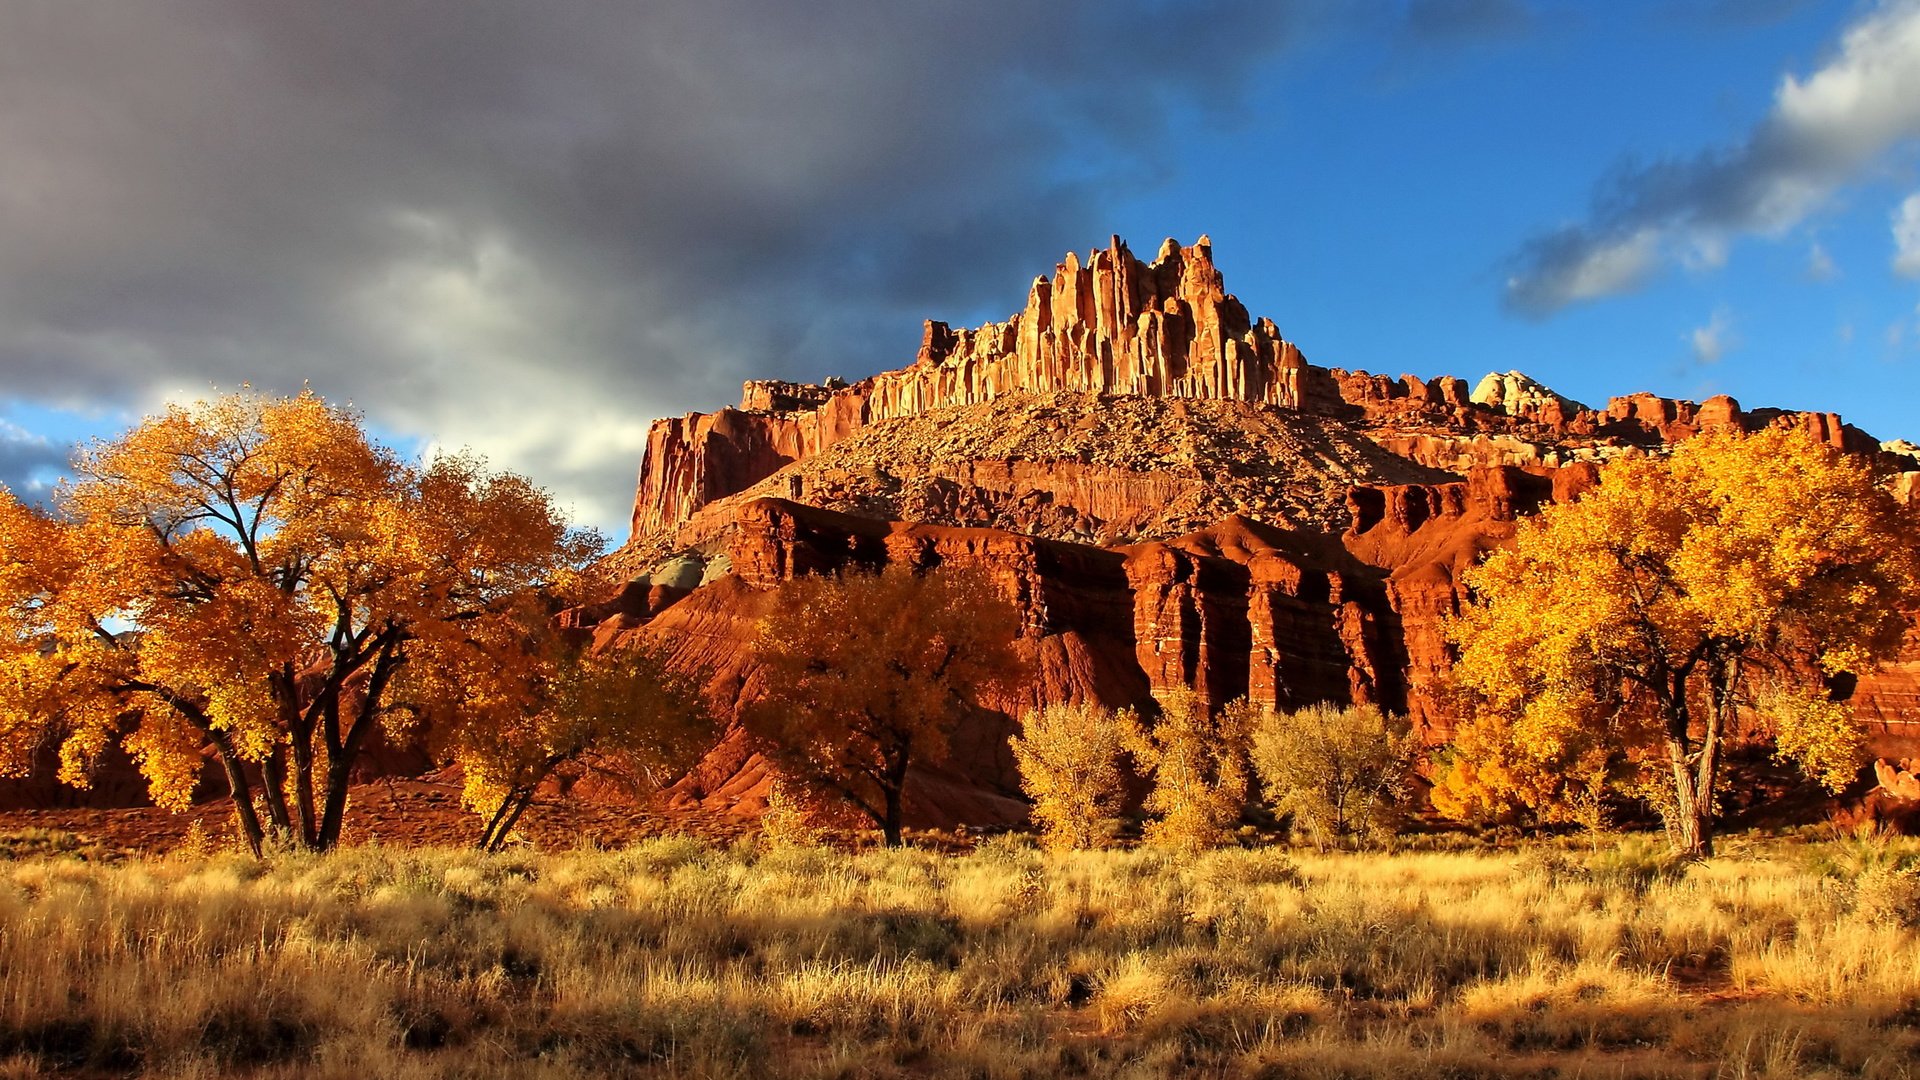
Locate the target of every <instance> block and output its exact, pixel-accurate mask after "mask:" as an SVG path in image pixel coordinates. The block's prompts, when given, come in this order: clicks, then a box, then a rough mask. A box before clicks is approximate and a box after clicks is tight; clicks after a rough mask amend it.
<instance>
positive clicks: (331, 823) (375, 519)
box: [0, 392, 600, 852]
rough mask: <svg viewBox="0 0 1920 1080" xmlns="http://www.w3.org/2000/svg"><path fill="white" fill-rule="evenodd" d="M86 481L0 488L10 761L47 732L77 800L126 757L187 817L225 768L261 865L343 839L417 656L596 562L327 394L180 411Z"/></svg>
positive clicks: (0, 691) (0, 714) (139, 433)
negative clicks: (275, 845) (26, 491)
mask: <svg viewBox="0 0 1920 1080" xmlns="http://www.w3.org/2000/svg"><path fill="white" fill-rule="evenodd" d="M75 472H76V474H77V477H78V479H77V481H76V482H74V483H72V484H70V485H65V486H63V488H62V489H61V490H60V491H59V493H58V494H57V495H56V498H55V504H54V508H53V509H52V510H51V511H41V510H38V509H35V508H33V507H29V506H26V505H23V504H22V503H20V502H19V501H18V500H17V499H15V498H13V496H12V495H11V494H5V495H0V618H3V619H4V625H0V725H4V726H5V729H4V731H3V732H0V738H3V739H4V742H5V744H6V746H7V754H8V757H7V759H6V762H5V763H6V764H7V765H8V766H10V767H12V768H14V769H16V770H17V769H18V767H19V766H20V754H21V751H22V748H23V747H26V746H28V745H29V744H30V743H36V742H38V741H39V740H43V739H49V738H50V739H54V740H57V741H58V742H59V745H60V759H61V775H62V777H63V779H65V780H67V781H68V782H70V783H75V784H81V785H84V784H85V783H86V779H87V775H88V772H89V770H90V768H91V767H92V765H93V763H94V762H95V761H96V759H97V758H98V756H99V754H100V753H101V751H102V750H104V749H105V748H106V747H107V746H108V745H110V744H112V743H114V742H115V741H116V740H117V741H119V742H120V743H121V744H122V745H123V746H124V747H125V748H126V749H127V751H128V752H129V753H130V754H131V755H132V757H133V758H134V760H135V761H136V762H138V764H139V767H140V769H141V770H142V772H143V773H144V774H145V775H146V778H147V781H148V785H149V790H150V791H151V793H152V796H153V798H154V800H155V802H157V803H158V804H160V805H162V806H166V807H172V808H176V809H178V808H183V807H184V806H186V805H187V804H188V803H189V802H190V801H191V799H192V796H193V793H194V788H195V785H196V781H197V779H198V775H199V771H200V767H201V763H202V760H203V753H205V752H211V753H212V754H213V755H214V756H215V757H217V758H218V759H219V761H220V763H221V765H222V766H223V767H224V769H225V772H226V777H227V783H228V785H229V787H230V789H231V792H232V794H233V798H234V809H235V814H236V817H237V818H238V819H239V822H240V825H241V828H242V830H243V832H244V835H245V838H246V840H247V842H248V843H249V844H250V845H251V846H252V847H253V848H254V850H255V851H256V852H258V851H259V850H260V844H261V840H262V838H263V836H264V834H265V833H266V832H267V830H268V829H272V830H274V831H276V832H279V833H281V834H283V835H285V836H287V837H289V838H290V839H291V840H292V842H294V843H296V844H299V845H302V846H305V847H309V848H315V849H324V848H328V847H331V846H333V844H334V843H336V842H337V841H338V840H339V837H340V827H341V822H342V817H343V814H344V812H345V810H346V804H347V788H348V782H349V779H350V777H351V774H352V770H353V768H354V765H355V764H356V763H357V762H358V761H359V759H360V758H361V756H362V754H363V752H364V751H365V750H366V748H367V746H368V744H369V741H370V740H371V739H372V738H373V736H374V733H375V731H376V730H377V729H379V728H381V727H383V726H386V727H389V728H394V729H398V728H401V727H404V726H405V725H406V723H407V722H408V720H409V718H410V713H409V712H408V711H406V710H397V709H394V708H391V707H390V705H391V701H390V691H391V689H392V687H393V684H394V681H395V679H396V677H397V676H398V674H399V673H400V672H401V670H402V669H403V668H404V667H405V666H406V665H407V664H408V663H409V662H410V661H411V659H412V657H413V656H414V655H415V654H416V652H417V651H419V650H421V649H422V648H423V647H426V646H427V645H430V644H432V643H435V642H458V641H465V640H467V639H469V638H472V637H474V636H476V635H480V636H486V635H488V634H493V635H499V634H504V633H507V632H509V631H508V630H506V629H504V628H503V624H512V623H514V622H515V620H517V619H518V618H519V617H520V613H519V611H518V610H517V609H516V605H515V604H514V603H513V598H515V597H516V596H519V595H521V594H523V593H525V592H526V591H527V590H530V589H532V588H534V587H536V586H539V585H541V584H543V583H548V582H552V581H555V580H558V579H561V578H564V577H565V576H567V575H569V574H572V573H574V572H576V571H577V570H578V569H579V568H580V567H581V566H582V565H584V563H585V562H586V561H587V560H588V559H589V558H591V557H592V556H593V555H595V554H596V553H597V552H598V549H599V547H600V543H599V540H598V538H597V537H594V536H592V535H591V534H587V533H579V532H573V531H570V530H569V529H568V528H567V525H566V523H565V522H564V520H563V519H562V518H561V516H560V515H559V513H558V512H557V511H556V510H555V509H554V507H553V504H552V501H551V500H550V499H549V498H548V496H547V495H546V493H545V492H543V491H541V490H540V489H538V488H536V487H535V486H533V485H532V484H531V483H529V482H528V481H527V480H525V479H524V478H521V477H518V476H514V475H511V474H504V473H494V472H489V471H488V470H487V469H486V468H485V467H484V466H483V465H482V463H480V462H479V461H478V460H477V459H474V458H472V457H468V456H456V457H442V458H439V459H437V460H435V461H433V462H431V463H429V464H427V465H424V466H414V465H410V464H407V463H404V462H402V461H400V460H399V459H398V458H397V457H396V456H395V455H394V454H393V453H392V452H391V451H389V450H386V449H385V448H382V447H380V446H378V445H376V444H375V443H373V442H372V441H371V440H370V439H369V438H368V437H367V435H366V433H365V432H364V431H363V430H362V428H361V425H360V422H359V419H358V417H357V416H355V415H354V414H352V413H351V412H348V411H346V410H343V409H339V408H335V407H332V406H329V405H327V404H326V403H325V402H324V401H322V400H321V399H320V398H319V397H318V396H316V395H314V394H312V393H305V392H303V393H301V394H300V395H298V396H296V397H291V398H279V397H267V396H262V395H257V394H252V393H240V394H234V395H230V396H225V397H222V398H219V399H217V400H214V401H211V402H203V403H201V404H199V405H195V406H192V407H178V406H176V407H170V408H168V409H167V410H166V411H165V412H164V413H162V414H160V415H158V416H154V417H150V418H148V419H147V420H145V421H143V422H142V423H140V424H139V425H138V426H136V427H135V428H133V429H132V430H131V431H129V432H127V433H126V434H125V435H122V436H120V437H119V438H116V439H112V440H106V441H100V442H96V443H94V444H93V445H91V446H89V447H87V448H85V449H84V450H82V451H81V452H80V453H79V454H78V455H77V458H76V461H75ZM256 775H257V777H258V781H257V782H256V779H255V777H256ZM256 795H257V796H258V797H259V798H260V799H261V801H262V802H264V804H265V806H266V810H267V819H268V820H267V821H265V822H262V821H261V820H260V817H259V815H258V814H257V813H256V811H255V807H254V799H255V796H256Z"/></svg>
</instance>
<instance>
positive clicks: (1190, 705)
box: [1124, 687, 1253, 851]
mask: <svg viewBox="0 0 1920 1080" xmlns="http://www.w3.org/2000/svg"><path fill="white" fill-rule="evenodd" d="M1159 704H1160V715H1159V716H1158V717H1157V718H1156V719H1155V720H1154V722H1153V725H1152V727H1144V726H1135V727H1133V728H1132V729H1130V730H1128V731H1126V732H1125V734H1124V740H1125V745H1126V747H1127V750H1128V751H1129V752H1130V753H1132V754H1133V759H1134V760H1135V761H1136V762H1138V763H1139V764H1140V766H1141V767H1142V768H1143V769H1145V770H1147V772H1148V773H1149V774H1150V775H1151V776H1152V778H1153V790H1152V791H1151V792H1149V793H1148V795H1147V802H1146V810H1147V812H1148V814H1150V815H1152V820H1150V821H1148V822H1147V828H1146V835H1145V837H1144V839H1145V841H1146V843H1147V844H1148V845H1149V846H1152V847H1161V848H1171V849H1173V850H1176V851H1200V850H1203V849H1206V848H1212V847H1219V846H1220V845H1222V844H1225V843H1226V842H1227V841H1228V840H1229V839H1230V838H1231V835H1232V833H1231V829H1232V827H1233V824H1234V822H1236V821H1238V820H1240V815H1241V813H1242V812H1244V811H1245V810H1246V806H1247V737H1248V734H1249V732H1250V731H1251V729H1252V724H1253V711H1252V709H1250V708H1249V707H1248V705H1247V703H1246V702H1245V701H1244V700H1243V701H1236V702H1233V703H1232V704H1230V705H1228V706H1227V707H1226V708H1225V709H1221V710H1219V711H1214V710H1212V709H1209V708H1208V707H1207V703H1206V702H1205V701H1204V700H1202V699H1201V698H1200V696H1199V695H1198V694H1196V693H1194V692H1193V691H1192V690H1189V689H1187V688H1185V687H1177V688H1175V689H1172V690H1168V691H1166V692H1165V693H1162V694H1161V695H1160V696H1159Z"/></svg>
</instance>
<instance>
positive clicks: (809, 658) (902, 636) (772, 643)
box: [743, 563, 1027, 847]
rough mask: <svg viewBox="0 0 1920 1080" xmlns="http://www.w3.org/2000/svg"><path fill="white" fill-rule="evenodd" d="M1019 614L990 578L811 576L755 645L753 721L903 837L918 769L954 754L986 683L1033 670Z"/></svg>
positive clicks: (792, 758) (799, 764) (790, 770)
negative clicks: (955, 737)
mask: <svg viewBox="0 0 1920 1080" xmlns="http://www.w3.org/2000/svg"><path fill="white" fill-rule="evenodd" d="M1020 633H1021V623H1020V614H1019V611H1018V610H1017V609H1016V608H1015V607H1014V606H1013V604H1012V603H1010V602H1009V601H1007V600H1006V599H1005V598H1004V597H1002V596H1001V595H1000V593H999V591H998V590H997V589H996V588H995V587H994V585H993V583H992V582H991V581H989V580H987V579H986V578H985V577H983V576H981V575H979V574H977V573H973V572H969V571H964V570H955V569H949V568H946V567H939V568H935V569H932V570H929V571H926V572H925V573H915V572H914V571H913V570H911V569H909V568H908V567H906V566H904V565H901V564H898V563H895V564H891V565H889V566H888V567H887V568H886V569H885V570H883V571H881V572H880V573H877V574H875V573H864V572H859V571H848V572H845V573H842V574H840V575H838V576H822V575H806V576H801V577H797V578H794V579H792V580H791V581H788V582H786V583H784V584H783V585H781V586H780V588H779V589H777V590H775V592H774V593H773V595H772V596H771V597H770V598H769V600H768V606H767V614H766V615H765V616H764V617H763V618H762V620H761V622H760V626H759V630H758V633H757V635H756V637H755V639H754V642H753V654H754V657H755V659H756V660H757V662H758V664H759V667H760V671H761V675H762V683H761V685H762V690H761V692H760V694H759V696H758V697H757V699H755V700H754V701H753V702H751V703H750V704H749V705H748V706H747V708H746V709H745V710H744V713H743V719H744V721H745V722H746V725H747V727H748V728H749V729H750V730H751V731H752V732H754V733H755V734H756V735H757V736H758V737H759V739H760V741H761V743H762V745H763V747H764V748H765V752H766V753H767V755H768V756H769V757H770V758H771V759H772V760H773V761H774V763H775V764H776V766H778V767H779V768H780V770H781V771H782V772H783V773H785V774H786V775H788V776H790V777H792V778H794V779H797V780H800V781H802V782H804V783H807V784H810V785H812V786H815V787H818V788H821V789H824V790H827V791H831V792H835V793H837V794H839V795H840V796H841V797H843V798H844V799H846V800H847V801H848V802H849V803H851V804H852V805H853V806H855V807H857V808H858V809H859V810H860V811H861V812H862V813H864V814H866V815H867V816H868V817H869V818H871V819H872V820H873V822H874V824H875V825H876V826H878V827H879V829H880V831H881V833H882V835H883V836H884V837H885V840H886V843H887V845H888V846H889V847H898V846H899V845H900V842H901V833H900V830H901V797H902V793H903V792H904V791H905V788H906V782H907V772H908V769H909V768H910V767H911V766H912V765H914V764H916V763H920V764H937V763H939V762H941V761H942V760H944V759H945V758H946V756H947V751H948V742H947V737H948V735H949V733H950V732H951V731H952V729H953V726H954V725H955V724H956V723H957V722H959V721H960V719H961V718H962V717H964V716H966V715H967V714H968V713H969V712H971V711H973V710H975V709H977V708H978V701H979V695H980V694H981V693H982V692H983V691H988V690H999V689H1004V688H1006V687H1009V686H1011V685H1013V684H1014V683H1016V682H1018V681H1020V680H1021V679H1024V678H1025V677H1026V675H1027V663H1026V660H1025V654H1024V652H1023V650H1022V649H1021V648H1020V645H1019V642H1018V638H1019V637H1020Z"/></svg>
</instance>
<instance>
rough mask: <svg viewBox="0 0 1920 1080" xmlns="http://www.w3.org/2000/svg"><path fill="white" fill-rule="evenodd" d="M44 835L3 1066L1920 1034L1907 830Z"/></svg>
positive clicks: (1287, 1061)
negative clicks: (1529, 844) (843, 842)
mask: <svg viewBox="0 0 1920 1080" xmlns="http://www.w3.org/2000/svg"><path fill="white" fill-rule="evenodd" d="M0 850H5V848H4V845H0ZM17 851H18V857H16V858H13V859H11V860H9V861H0V1076H36V1075H89V1076H91V1075H102V1076H104V1075H152V1076H167V1077H214V1076H232V1075H246V1076H255V1077H287V1076H322V1077H326V1076H340V1077H355V1078H359V1077H369V1076H381V1077H389V1076H390V1077H437V1076H516V1077H519V1076H532V1077H572V1076H606V1075H634V1074H642V1075H675V1076H803V1077H805V1076H821V1077H829V1076H845V1077H868V1076H873V1077H882V1076H915V1077H919V1076H956V1077H959V1076H964V1077H982V1078H997V1077H1051V1076H1131V1077H1150V1076H1168V1075H1226V1076H1260V1077H1283V1076H1326V1077H1336V1076H1338V1077H1348V1076H1353V1077H1360V1076H1390V1077H1395V1078H1402V1077H1418V1076H1451V1077H1462V1076H1479V1075H1489V1074H1492V1075H1513V1076H1549V1075H1559V1076H1701V1077H1707V1076H1712V1077H1780V1076H1809V1075H1815V1076H1868V1077H1901V1076H1911V1075H1914V1074H1915V1073H1916V1072H1920V934H1916V931H1915V929H1914V928H1913V926H1912V925H1911V920H1908V921H1907V922H1905V923H1903V922H1902V920H1901V918H1900V917H1898V914H1897V912H1898V907H1897V904H1898V902H1899V897H1900V895H1901V894H1900V892H1899V890H1900V889H1901V888H1904V887H1906V886H1907V885H1910V884H1911V878H1910V877H1908V876H1904V874H1903V871H1902V869H1901V868H1902V866H1903V865H1904V864H1905V862H1910V861H1913V860H1914V859H1916V858H1920V852H1916V851H1915V850H1914V849H1912V848H1896V849H1888V848H1885V847H1866V846H1854V847H1850V848H1847V847H1834V846H1832V845H1827V846H1811V847H1809V846H1787V845H1780V846H1777V847H1774V848H1770V849H1764V850H1763V849H1754V850H1751V851H1749V852H1747V853H1744V854H1736V855H1733V856H1729V857H1724V858H1722V859H1719V860H1716V861H1714V862H1711V863H1706V864H1698V865H1693V866H1687V867H1671V866H1667V865H1665V864H1663V863H1662V862H1661V861H1660V859H1659V858H1658V856H1657V855H1656V854H1655V853H1654V852H1655V849H1653V848H1652V847H1650V846H1648V845H1646V844H1644V843H1639V842H1633V841H1628V842H1624V843H1621V844H1617V845H1614V846H1611V847H1606V848H1602V849H1600V850H1598V851H1593V852H1589V851H1586V850H1584V849H1560V848H1552V847H1540V848H1535V849H1530V850H1529V851H1526V852H1522V853H1519V854H1516V853H1513V852H1504V853H1501V852H1488V851H1477V852H1476V851H1468V852H1445V853H1403V854H1397V855H1386V854H1340V855H1325V856H1320V855H1310V854H1296V853H1289V852H1285V851H1281V850H1277V849H1266V850H1244V851H1243V850H1228V851H1220V852H1214V853H1210V854H1204V855H1198V856H1192V857H1178V856H1171V855H1168V854H1164V853H1158V852H1147V851H1129V852H1119V851H1107V852H1081V853H1070V854H1043V853H1041V852H1038V851H1034V850H1032V849H1030V848H1026V847H1023V846H1021V845H1019V844H1016V843H1009V842H995V843H992V844H988V845H986V846H985V847H984V848H983V849H981V850H980V851H977V852H975V853H974V854H971V855H966V856H952V855H941V854H936V853H932V852H924V851H914V850H905V851H868V852H861V853H856V854H847V853H843V852H838V851H834V850H830V849H825V848H808V847H799V848H794V847H786V848H777V849H772V850H763V851H761V850H755V849H753V848H750V847H747V846H744V845H742V846H734V847H724V848H716V847H712V846H707V845H703V844H701V843H698V842H695V841H691V840H656V841H650V842H647V843H643V844H641V845H638V846H636V847H632V848H628V849H625V850H620V851H606V852H601V851H586V850H582V851H575V852H555V853H546V854H535V853H528V852H517V853H510V854H506V855H499V856H491V857H489V856H483V855H478V854H475V853H471V852H467V851H455V850H400V849H383V848H377V847H368V848H354V849H346V850H342V851H339V852H336V853H334V854H331V855H328V856H323V857H312V856H280V857H275V858H272V859H270V860H268V861H266V862H262V863H256V862H253V861H252V860H249V859H244V858H238V857H233V856H225V855H215V856H212V857H203V858H172V859H165V860H149V861H129V862H121V863H104V864H103V863H96V862H89V861H85V860H84V859H82V858H79V857H77V856H76V855H75V854H74V853H73V852H71V851H68V850H62V849H61V847H60V845H57V844H55V845H49V844H37V845H27V846H24V847H21V848H18V849H17ZM1876 875H1878V876H1876ZM1882 878H1885V879H1888V880H1890V881H1891V884H1888V883H1887V881H1882V880H1881V879H1882ZM1903 882H1904V883H1905V884H1903ZM1889 896H1891V897H1892V900H1889V899H1888V897H1889ZM1889 903H1892V904H1894V905H1895V906H1894V907H1893V908H1891V909H1890V908H1889V907H1888V904H1889ZM1889 910H1893V911H1895V912H1896V914H1895V916H1894V917H1888V914H1887V913H1888V911H1889ZM1909 910H1911V909H1909Z"/></svg>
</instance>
